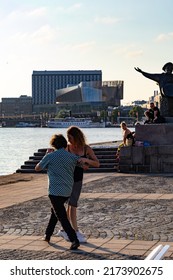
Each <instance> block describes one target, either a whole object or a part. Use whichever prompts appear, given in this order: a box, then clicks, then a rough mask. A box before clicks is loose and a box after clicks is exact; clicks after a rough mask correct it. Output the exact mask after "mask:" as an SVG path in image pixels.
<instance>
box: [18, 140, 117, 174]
mask: <svg viewBox="0 0 173 280" xmlns="http://www.w3.org/2000/svg"><path fill="white" fill-rule="evenodd" d="M92 149H93V151H94V153H95V154H96V156H97V158H98V159H99V161H100V167H99V168H94V167H90V168H89V169H88V170H87V171H85V172H87V173H90V172H115V171H117V170H118V164H117V163H116V160H115V154H116V151H117V146H116V145H110V146H98V147H97V146H94V147H92ZM46 150H47V149H46V148H45V149H39V150H38V151H37V152H35V153H34V154H33V156H30V157H29V160H27V161H25V162H24V164H23V165H21V167H20V168H19V169H17V170H16V173H36V171H35V166H36V164H37V163H38V162H39V161H40V160H41V159H42V157H43V156H44V155H45V153H46ZM41 173H46V171H41Z"/></svg>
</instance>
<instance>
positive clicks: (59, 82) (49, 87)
mask: <svg viewBox="0 0 173 280" xmlns="http://www.w3.org/2000/svg"><path fill="white" fill-rule="evenodd" d="M83 81H98V82H100V83H102V71H101V70H79V71H33V74H32V99H33V110H34V111H37V109H38V107H39V106H40V105H41V107H42V109H44V108H47V107H48V106H47V105H55V104H56V90H58V89H62V88H66V87H67V86H68V85H77V84H79V83H80V82H83ZM52 109H53V107H52Z"/></svg>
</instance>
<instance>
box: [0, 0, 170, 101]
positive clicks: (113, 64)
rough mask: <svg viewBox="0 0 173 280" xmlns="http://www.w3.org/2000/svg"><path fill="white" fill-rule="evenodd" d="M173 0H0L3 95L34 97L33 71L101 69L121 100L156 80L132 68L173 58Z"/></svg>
mask: <svg viewBox="0 0 173 280" xmlns="http://www.w3.org/2000/svg"><path fill="white" fill-rule="evenodd" d="M172 15H173V1H172V0H164V1H158V0H152V1H151V0H145V1H143V0H123V1H120V0H107V1H105V0H94V1H93V0H92V1H90V0H63V1H62V0H61V1H60V0H27V1H26V0H0V38H1V43H0V73H1V75H0V99H1V98H3V97H19V96H20V95H28V96H32V84H31V83H32V72H33V70H102V80H103V81H107V80H123V81H124V99H123V102H122V104H130V103H131V102H132V101H134V100H148V99H149V97H150V96H152V95H153V93H154V90H158V89H159V88H158V85H157V84H156V83H155V82H153V81H151V80H149V79H147V78H145V77H143V76H142V75H141V74H140V73H138V72H137V71H135V69H134V67H139V68H141V69H142V70H143V71H146V72H149V73H161V72H163V71H162V67H163V65H164V64H165V63H167V62H173V16H172Z"/></svg>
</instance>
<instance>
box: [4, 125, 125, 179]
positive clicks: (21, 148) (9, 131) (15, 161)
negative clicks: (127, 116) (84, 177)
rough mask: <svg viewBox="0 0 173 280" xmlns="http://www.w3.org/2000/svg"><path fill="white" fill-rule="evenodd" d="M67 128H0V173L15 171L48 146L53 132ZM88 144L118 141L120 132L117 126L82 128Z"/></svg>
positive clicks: (5, 173) (120, 137)
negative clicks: (39, 150)
mask: <svg viewBox="0 0 173 280" xmlns="http://www.w3.org/2000/svg"><path fill="white" fill-rule="evenodd" d="M66 131H67V129H65V128H62V129H57V128H55V129H54V128H39V127H38V128H0V175H7V174H12V173H15V172H16V170H17V169H18V168H20V166H21V165H23V164H24V162H25V161H27V160H28V159H29V157H30V156H33V154H34V153H35V152H37V151H38V149H40V148H48V147H49V146H50V145H49V142H50V138H51V136H52V135H53V134H55V133H56V134H57V133H62V134H63V135H64V136H65V137H66ZM82 131H83V132H84V134H85V136H86V138H87V142H88V144H92V143H100V142H107V141H119V140H121V139H122V132H121V129H120V128H119V127H116V128H115V127H111V128H83V129H82Z"/></svg>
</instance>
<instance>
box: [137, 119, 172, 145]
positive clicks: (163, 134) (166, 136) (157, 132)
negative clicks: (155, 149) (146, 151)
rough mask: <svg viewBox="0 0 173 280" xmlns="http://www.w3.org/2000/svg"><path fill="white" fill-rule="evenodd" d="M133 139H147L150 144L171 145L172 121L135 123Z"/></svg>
mask: <svg viewBox="0 0 173 280" xmlns="http://www.w3.org/2000/svg"><path fill="white" fill-rule="evenodd" d="M170 121H172V119H170ZM135 139H136V141H142V142H144V141H148V142H149V143H150V144H151V145H152V146H153V145H154V146H155V145H157V146H162V145H173V123H171V122H170V123H164V124H146V125H137V126H136V127H135Z"/></svg>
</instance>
